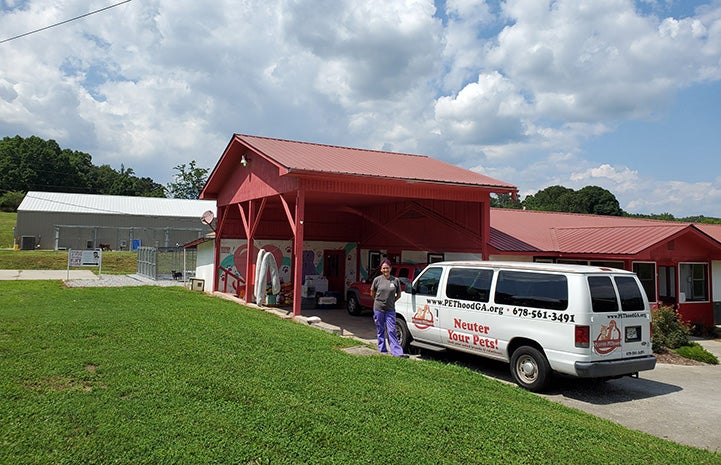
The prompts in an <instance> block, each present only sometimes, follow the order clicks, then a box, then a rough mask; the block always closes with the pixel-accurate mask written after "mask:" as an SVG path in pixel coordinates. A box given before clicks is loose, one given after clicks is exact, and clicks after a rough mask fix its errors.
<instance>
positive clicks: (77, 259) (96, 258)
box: [68, 249, 103, 266]
mask: <svg viewBox="0 0 721 465" xmlns="http://www.w3.org/2000/svg"><path fill="white" fill-rule="evenodd" d="M102 254H103V251H102V250H100V249H95V250H72V249H71V250H68V266H100V264H101V263H102Z"/></svg>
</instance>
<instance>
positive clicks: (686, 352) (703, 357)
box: [676, 342, 718, 365]
mask: <svg viewBox="0 0 721 465" xmlns="http://www.w3.org/2000/svg"><path fill="white" fill-rule="evenodd" d="M676 353H677V354H679V355H680V356H682V357H686V358H690V359H691V360H696V361H698V362H703V363H708V364H710V365H718V358H716V356H715V355H714V354H712V353H711V352H709V351H707V350H706V349H704V348H703V347H701V346H700V345H699V344H696V343H695V342H691V343H689V344H688V345H684V346H681V347H679V348H678V349H676Z"/></svg>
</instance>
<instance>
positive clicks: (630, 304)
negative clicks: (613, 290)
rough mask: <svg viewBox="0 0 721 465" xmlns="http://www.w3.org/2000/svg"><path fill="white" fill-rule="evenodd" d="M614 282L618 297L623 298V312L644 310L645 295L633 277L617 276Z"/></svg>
mask: <svg viewBox="0 0 721 465" xmlns="http://www.w3.org/2000/svg"><path fill="white" fill-rule="evenodd" d="M614 280H615V281H616V287H617V288H618V295H619V296H620V297H621V310H623V311H624V312H630V311H633V310H643V309H644V305H643V295H642V294H641V288H639V287H638V283H637V282H636V280H635V279H633V278H632V277H631V276H616V277H615V278H614Z"/></svg>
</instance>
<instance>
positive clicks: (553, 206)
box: [522, 186, 624, 216]
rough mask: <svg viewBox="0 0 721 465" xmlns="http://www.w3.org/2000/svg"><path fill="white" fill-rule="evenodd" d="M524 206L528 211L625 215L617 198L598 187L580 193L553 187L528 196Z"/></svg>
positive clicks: (587, 187)
mask: <svg viewBox="0 0 721 465" xmlns="http://www.w3.org/2000/svg"><path fill="white" fill-rule="evenodd" d="M522 204H523V206H524V207H526V208H527V209H528V210H540V211H552V212H568V213H587V214H592V215H612V216H622V215H623V214H624V212H623V210H622V209H621V206H620V205H619V203H618V200H617V199H616V196H614V195H613V194H612V193H611V192H609V191H608V190H606V189H603V188H602V187H598V186H586V187H584V188H582V189H581V190H579V191H575V190H573V189H569V188H567V187H563V186H551V187H547V188H545V189H543V190H540V191H538V192H537V193H536V194H535V195H528V196H526V198H525V199H524V200H523V202H522Z"/></svg>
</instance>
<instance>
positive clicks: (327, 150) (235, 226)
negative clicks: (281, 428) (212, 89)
mask: <svg viewBox="0 0 721 465" xmlns="http://www.w3.org/2000/svg"><path fill="white" fill-rule="evenodd" d="M516 191H517V189H516V187H515V186H514V185H512V184H509V183H506V182H503V181H499V180H496V179H493V178H490V177H488V176H484V175H482V174H479V173H476V172H473V171H470V170H466V169H463V168H460V167H458V166H454V165H450V164H448V163H444V162H441V161H439V160H435V159H433V158H430V157H426V156H420V155H409V154H400V153H392V152H380V151H372V150H361V149H354V148H347V147H336V146H328V145H320V144H311V143H304V142H295V141H288V140H279V139H270V138H264V137H255V136H246V135H237V134H236V135H234V136H233V137H232V138H231V140H230V142H229V144H228V146H227V147H226V149H225V151H224V152H223V154H222V156H221V158H220V160H219V161H218V163H217V165H216V166H215V168H214V170H213V172H212V173H211V175H210V178H209V179H208V182H207V184H206V186H205V188H204V189H203V192H202V194H201V199H204V200H211V199H212V200H215V201H216V202H217V213H218V218H217V225H216V237H215V247H214V254H215V256H214V260H213V263H214V265H213V267H214V271H213V284H212V289H213V290H221V291H223V292H232V293H237V294H238V295H252V290H253V289H252V288H253V286H254V284H255V283H254V282H253V281H254V279H249V280H248V279H246V278H245V277H247V276H254V260H255V257H256V255H257V250H258V249H259V248H261V247H262V248H263V249H264V250H266V251H269V252H271V253H272V254H273V255H274V257H275V259H276V262H277V263H278V265H279V267H280V268H281V274H282V275H283V278H284V281H285V284H286V285H288V284H290V286H291V287H292V302H293V312H294V314H296V315H297V314H300V311H301V300H302V297H303V294H302V293H303V290H302V288H303V283H304V282H305V281H306V279H307V277H308V276H310V277H314V276H322V278H323V280H324V283H325V280H327V288H328V291H329V292H331V293H337V294H339V295H341V296H342V295H344V294H345V292H344V291H345V288H346V286H347V285H348V284H349V283H350V282H352V281H354V280H356V279H358V278H360V277H364V276H365V275H366V274H367V273H368V269H369V268H370V267H371V266H372V265H373V264H374V261H376V260H377V259H378V258H379V257H381V256H388V257H389V258H391V260H393V261H396V262H399V261H408V262H414V263H425V262H429V261H435V260H440V259H468V258H477V259H489V258H491V259H505V260H512V259H513V260H525V261H556V262H565V263H569V262H573V263H591V264H602V265H606V266H615V267H619V268H625V269H629V270H634V271H636V273H638V275H639V276H640V277H641V279H642V281H643V282H644V285H645V287H646V291H647V293H648V294H649V300H651V301H652V302H667V303H669V304H676V305H678V308H679V311H680V312H681V314H682V315H683V316H684V318H686V319H687V320H689V321H692V322H695V323H701V324H704V325H711V324H713V323H714V308H713V305H714V304H713V300H714V297H715V296H719V297H718V298H717V299H716V300H721V289H719V290H716V289H715V288H714V286H713V285H712V283H713V282H714V280H713V278H714V277H715V274H716V273H721V272H718V271H716V268H718V269H719V270H721V266H720V265H719V264H720V263H721V261H719V260H721V227H718V228H717V227H715V226H708V225H694V224H688V223H674V222H660V221H649V220H638V219H631V218H618V217H607V216H593V215H570V214H560V213H549V212H530V211H521V210H505V209H491V208H490V194H492V193H495V194H505V193H510V194H513V195H515V194H516ZM248 243H250V244H251V247H247V244H248ZM719 282H721V276H719ZM264 285H265V283H264ZM247 300H248V301H250V298H247Z"/></svg>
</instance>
